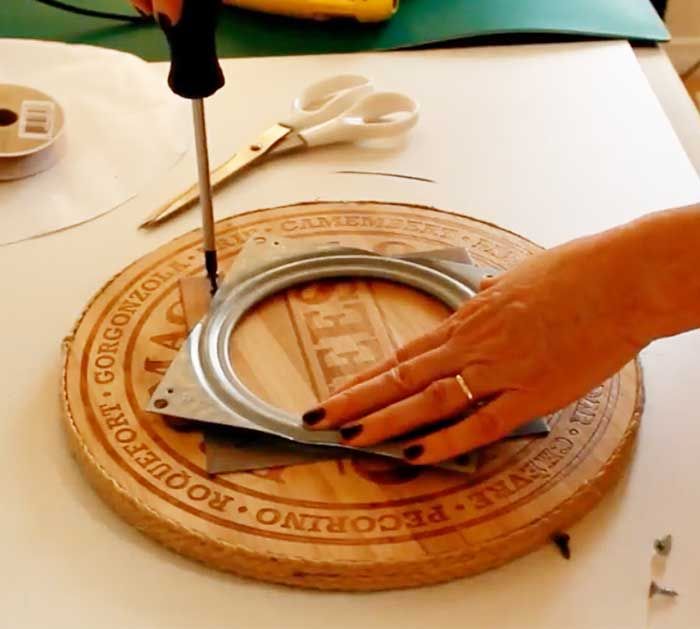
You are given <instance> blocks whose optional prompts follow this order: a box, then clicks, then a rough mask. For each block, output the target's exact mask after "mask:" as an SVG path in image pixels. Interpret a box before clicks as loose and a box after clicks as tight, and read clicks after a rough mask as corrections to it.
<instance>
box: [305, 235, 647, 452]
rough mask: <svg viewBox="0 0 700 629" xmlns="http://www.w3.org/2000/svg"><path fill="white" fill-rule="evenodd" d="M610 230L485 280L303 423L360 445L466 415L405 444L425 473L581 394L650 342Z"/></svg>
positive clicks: (621, 239) (625, 261)
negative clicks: (639, 326) (336, 431)
mask: <svg viewBox="0 0 700 629" xmlns="http://www.w3.org/2000/svg"><path fill="white" fill-rule="evenodd" d="M628 230H629V228H628ZM620 232H624V228H618V230H613V231H611V232H607V233H604V234H600V235H597V236H593V237H589V238H585V239H581V240H577V241H573V242H571V243H568V244H566V245H563V246H560V247H557V248H555V249H552V250H549V251H546V252H544V253H541V254H539V255H537V256H534V257H532V258H530V259H528V260H526V261H525V262H524V263H522V264H520V265H519V266H518V267H516V268H514V269H512V270H510V271H508V272H507V273H505V274H503V275H501V276H499V277H497V278H494V279H489V280H486V281H485V282H484V284H483V285H482V289H483V290H482V292H481V293H479V294H478V295H477V296H476V297H474V298H473V299H471V300H470V301H468V302H467V303H466V304H465V305H464V306H462V307H461V308H460V309H459V310H458V311H457V312H455V313H454V314H453V315H452V316H451V317H450V318H448V319H447V320H446V321H445V322H444V323H443V324H441V325H440V326H439V327H438V328H437V329H435V330H433V331H432V332H430V333H428V334H426V335H425V336H422V337H420V338H418V339H416V340H414V341H413V342H411V343H409V344H408V345H406V346H404V347H403V348H401V349H399V350H398V351H397V352H396V354H395V355H394V356H393V357H392V358H391V359H389V360H387V361H385V362H383V363H382V364H380V365H378V366H377V367H375V368H373V369H371V370H370V371H368V372H366V373H364V374H362V375H360V376H359V377H356V378H354V379H353V380H352V381H351V382H350V383H348V384H347V385H346V386H345V387H344V388H343V389H342V390H341V391H340V392H338V393H336V394H335V395H333V396H332V397H331V398H330V399H328V400H327V401H326V402H325V403H324V404H323V406H322V407H319V408H316V409H313V410H311V411H309V412H307V413H306V414H305V415H304V417H303V420H304V423H305V425H306V426H307V427H309V428H312V429H332V428H340V433H341V436H342V438H343V442H344V443H346V444H348V445H353V446H367V445H373V444H376V443H379V442H381V441H384V440H386V439H390V438H394V437H397V436H399V435H403V434H405V433H408V432H411V431H414V430H416V429H418V428H423V427H426V426H429V425H430V424H433V423H435V422H438V421H440V420H444V419H446V418H452V417H454V416H459V415H460V414H464V413H466V412H467V410H468V409H470V407H471V410H472V411H473V414H471V415H470V416H469V418H468V419H465V420H462V421H459V422H458V423H454V424H450V425H449V427H446V428H442V429H439V430H437V431H435V432H432V433H431V434H428V435H427V436H423V437H421V438H419V439H414V440H413V441H411V442H409V443H407V444H406V448H405V450H404V456H405V457H406V459H408V460H409V461H411V462H412V463H416V464H426V463H435V462H439V461H443V460H445V459H449V458H452V457H454V456H457V455H459V454H461V453H464V452H467V451H469V450H472V449H474V448H477V447H479V446H483V445H485V444H488V443H490V442H492V441H495V440H497V439H500V438H502V437H504V436H506V435H507V434H509V433H510V432H511V431H513V430H514V429H515V428H517V427H518V426H519V425H521V424H523V423H525V422H527V421H529V420H531V419H533V418H535V417H537V416H539V415H545V414H548V413H551V412H553V411H556V410H558V409H560V408H562V407H564V406H566V405H567V404H569V403H570V402H573V401H574V400H576V399H577V398H579V397H581V396H583V395H585V394H586V393H587V392H588V391H590V390H591V389H592V388H593V387H595V386H596V385H598V384H600V383H601V382H602V381H604V380H605V379H606V378H608V377H609V376H611V375H613V374H614V373H615V372H616V371H618V370H619V369H620V368H621V367H623V366H624V365H625V364H626V363H627V362H628V361H629V360H631V359H632V358H634V356H635V355H636V354H637V353H638V352H639V350H640V349H642V347H644V345H646V344H647V343H648V342H649V341H650V340H651V339H650V338H647V337H646V336H645V335H644V334H643V333H641V332H640V331H638V330H635V327H634V326H633V325H632V318H631V316H630V314H631V312H632V311H634V315H635V316H637V317H638V316H640V312H639V310H638V308H637V306H638V304H637V303H635V302H634V296H633V292H632V291H630V290H629V287H630V286H634V280H635V278H634V277H628V274H629V273H630V272H631V269H630V264H629V255H630V251H629V247H627V246H626V245H625V235H624V233H622V234H621V233H620ZM636 279H637V280H638V278H636ZM457 375H461V376H462V378H463V382H464V383H466V385H467V386H466V389H465V388H463V387H462V386H461V383H460V382H459V380H458V379H457V378H456V377H455V376H457ZM472 396H473V400H470V398H471V397H472ZM475 409H476V410H475Z"/></svg>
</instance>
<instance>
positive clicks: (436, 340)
mask: <svg viewBox="0 0 700 629" xmlns="http://www.w3.org/2000/svg"><path fill="white" fill-rule="evenodd" d="M451 331H452V317H449V318H448V319H446V320H445V321H443V322H442V323H441V324H440V325H438V327H436V328H435V329H433V330H431V331H430V332H427V333H426V334H423V335H422V336H419V337H418V338H415V339H413V340H412V341H409V342H408V343H406V344H405V345H403V346H402V347H399V348H398V349H397V350H396V351H395V352H394V353H393V354H392V355H391V356H390V357H389V358H387V359H386V360H383V361H381V362H379V363H377V364H376V365H375V366H374V367H370V368H369V369H367V370H366V371H363V372H362V373H360V374H358V375H356V376H354V377H352V378H350V380H348V381H347V382H346V383H345V384H343V385H342V386H340V387H339V388H338V389H336V390H335V391H334V395H335V394H338V393H342V392H343V391H347V390H348V389H351V388H353V387H355V386H357V385H358V384H361V383H362V382H366V381H367V380H371V379H372V378H375V377H376V376H378V375H380V374H383V373H384V372H385V371H389V370H390V369H393V368H394V367H396V366H397V365H398V364H399V363H402V362H405V361H407V360H411V359H412V358H415V357H416V356H420V355H421V354H423V353H425V352H428V351H430V350H432V349H435V348H436V347H438V346H439V345H442V344H443V343H444V342H445V341H447V339H449V337H450V332H451Z"/></svg>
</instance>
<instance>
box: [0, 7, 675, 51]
mask: <svg viewBox="0 0 700 629" xmlns="http://www.w3.org/2000/svg"><path fill="white" fill-rule="evenodd" d="M67 1H70V2H72V3H73V4H76V5H78V6H82V7H89V8H92V9H98V10H103V11H112V12H122V13H124V12H129V11H130V9H129V5H128V3H127V2H126V0H67ZM542 33H544V34H556V35H575V36H587V37H614V38H623V39H634V40H643V41H665V40H667V39H668V38H669V35H668V31H667V30H666V28H665V26H664V24H663V22H662V21H661V19H660V18H659V16H658V15H657V13H656V12H655V10H654V8H653V7H652V5H651V3H650V2H649V0H402V2H401V7H400V9H399V12H398V13H397V14H396V16H395V17H394V18H393V19H392V20H390V21H389V22H386V23H382V24H358V23H355V22H351V21H345V20H343V21H332V22H311V21H305V20H294V19H289V18H282V17H277V16H269V15H263V14H259V13H253V12H249V11H243V10H240V9H233V8H230V7H227V8H226V9H225V10H224V11H223V12H222V17H221V21H220V26H219V32H218V46H219V55H220V56H221V57H249V56H261V55H289V54H312V53H325V52H357V51H364V50H389V49H395V48H407V47H413V46H422V45H426V44H434V43H438V42H454V41H459V40H465V43H468V39H469V38H474V37H483V36H488V35H505V34H518V35H521V34H542ZM0 37H28V38H35V39H49V40H57V41H65V42H72V43H83V44H93V45H96V46H104V47H107V48H115V49H118V50H124V51H127V52H131V53H134V54H137V55H139V56H141V57H144V58H145V59H147V60H149V61H162V60H166V59H168V51H167V48H166V44H165V40H164V38H163V36H162V34H161V33H160V32H159V30H158V29H157V28H156V27H155V26H154V25H133V24H127V23H119V22H113V21H110V20H104V19H97V18H91V17H84V16H80V15H75V14H72V13H66V12H64V11H60V10H58V9H54V8H51V7H48V6H45V5H42V4H39V3H38V2H35V1H34V0H0Z"/></svg>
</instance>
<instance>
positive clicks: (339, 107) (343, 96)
mask: <svg viewBox="0 0 700 629" xmlns="http://www.w3.org/2000/svg"><path fill="white" fill-rule="evenodd" d="M373 89H374V87H373V85H372V81H370V80H369V79H368V78H367V77H366V76H362V75H360V74H339V75H337V76H332V77H329V78H327V79H323V80H321V81H317V82H316V83H313V84H312V85H309V86H308V87H307V88H306V89H305V90H304V91H303V92H302V93H301V94H300V95H299V96H298V97H297V98H295V99H294V101H293V102H292V113H291V114H290V115H289V116H288V117H287V118H286V119H285V120H281V121H280V124H283V125H284V126H285V127H291V128H292V129H294V130H295V131H299V130H301V129H306V128H308V127H313V126H316V125H318V124H321V123H322V122H326V120H330V119H331V118H336V117H337V116H339V115H340V114H342V113H343V112H344V111H346V110H347V109H349V108H350V107H351V106H352V105H353V104H354V103H356V102H357V101H358V100H360V99H361V98H362V97H363V96H366V95H367V94H369V93H371V92H372V90H373Z"/></svg>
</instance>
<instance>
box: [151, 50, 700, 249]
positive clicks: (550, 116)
mask: <svg viewBox="0 0 700 629" xmlns="http://www.w3.org/2000/svg"><path fill="white" fill-rule="evenodd" d="M223 67H224V69H225V72H226V78H227V85H226V86H225V87H224V88H223V89H222V90H221V91H220V92H218V93H217V94H215V95H214V96H213V97H212V98H211V99H209V100H208V101H207V112H208V114H209V116H208V123H209V131H210V134H209V135H210V140H209V145H210V151H211V155H212V160H211V161H212V164H215V165H218V164H219V163H221V162H222V161H224V160H225V159H227V158H228V157H230V156H231V155H232V154H233V153H234V152H235V151H236V150H237V149H238V148H239V147H240V146H241V145H243V144H244V143H246V142H249V141H251V140H253V139H254V138H255V137H256V136H257V135H258V134H259V133H260V132H262V131H263V130H264V129H266V128H267V127H268V126H269V125H270V124H272V123H274V122H276V121H277V120H279V119H280V118H281V117H282V116H284V115H286V114H287V112H288V111H289V107H290V103H291V100H292V98H293V97H294V96H296V95H297V94H298V93H299V92H300V91H301V89H302V87H303V86H305V85H308V84H309V83H311V82H313V81H316V80H318V79H320V78H324V77H327V76H331V75H333V74H336V73H360V74H365V75H367V76H369V77H371V78H372V79H374V82H375V84H376V86H377V88H378V89H382V90H390V91H401V92H405V93H407V94H409V95H410V96H412V97H413V98H415V99H416V100H417V101H418V102H419V103H420V105H421V118H420V120H419V122H418V125H417V126H416V127H415V128H414V129H413V130H412V131H410V132H409V135H408V137H407V140H406V142H405V144H404V145H402V146H399V147H397V148H396V149H394V150H372V149H368V148H362V147H358V146H353V145H336V146H333V147H322V148H320V149H312V150H308V151H306V152H299V153H296V154H290V155H286V156H281V157H279V158H275V159H274V160H272V161H268V162H267V163H263V164H261V165H256V166H255V167H254V168H252V169H251V170H250V171H249V172H246V173H245V174H243V175H242V176H239V177H238V178H237V179H235V180H234V181H233V182H231V184H230V185H228V186H227V187H224V188H222V189H221V191H220V192H217V194H216V197H215V212H216V214H217V217H224V216H227V215H230V214H233V213H237V212H241V211H244V210H250V209H255V208H259V207H266V206H271V205H276V204H284V203H290V202H294V201H307V200H313V199H317V198H321V199H340V200H358V199H373V200H386V201H406V202H412V203H423V204H426V205H432V206H435V207H439V208H443V209H447V210H453V211H457V212H463V213H465V214H470V215H474V216H476V217H479V218H483V219H485V220H489V221H494V222H497V223H499V224H500V225H503V226H504V227H507V228H509V229H513V230H515V231H517V232H519V233H521V234H523V235H525V236H528V237H530V238H533V239H535V240H537V241H538V242H540V243H541V244H544V245H547V246H549V245H553V244H555V243H557V242H561V241H563V240H566V239H569V238H572V237H575V236H578V235H581V234H582V233H584V232H590V231H594V230H599V229H603V228H606V227H609V226H611V225H613V224H616V223H619V222H622V221H625V220H628V219H631V218H633V217H635V216H638V215H640V214H643V213H645V212H649V211H653V210H658V209H663V208H665V207H669V206H672V205H682V204H685V203H689V202H692V201H694V200H697V199H698V198H700V186H698V183H697V177H696V175H695V172H694V169H693V167H692V166H691V164H690V162H689V161H688V159H687V157H686V155H685V153H684V152H683V149H682V147H681V145H680V143H679V142H678V139H677V138H676V136H675V134H674V132H673V130H672V128H671V126H670V124H669V122H668V120H667V118H666V116H665V115H664V113H663V110H662V109H661V107H660V105H659V103H658V101H657V99H656V97H655V96H654V94H653V92H652V90H651V88H650V87H649V84H648V83H647V81H646V79H645V77H644V75H643V73H642V71H641V69H640V68H639V65H638V63H637V61H636V59H635V57H634V54H633V53H632V50H631V49H630V47H629V45H628V44H627V43H625V42H606V43H596V44H568V45H547V46H506V47H496V48H470V49H462V50H443V51H429V52H420V53H417V52H398V53H391V54H356V55H328V56H306V57H281V58H264V59H260V58H257V59H235V60H234V59H231V60H226V61H224V66H223ZM339 170H366V171H384V172H393V173H400V174H405V175H413V176H419V177H426V178H430V179H434V180H435V181H436V183H435V184H430V183H424V182H418V181H411V180H406V179H393V178H386V177H381V178H379V177H370V176H360V175H341V174H336V171H339ZM195 172H196V171H195V165H194V158H193V156H192V155H189V159H188V160H183V161H182V162H181V163H180V164H178V166H177V168H176V169H175V170H174V171H173V179H175V178H176V177H177V179H178V181H177V183H173V187H167V186H163V187H162V188H161V194H159V195H157V198H154V199H153V202H154V203H160V202H163V201H165V200H167V199H169V198H170V197H171V196H172V193H173V189H179V188H178V186H179V187H182V185H183V183H185V182H186V184H187V185H189V184H191V183H193V182H194V181H195V175H194V173H195ZM185 187H186V186H185ZM543 215H547V217H546V218H545V217H544V216H543ZM555 215H557V216H558V220H551V219H553V218H554V216H555ZM187 216H188V218H187V219H178V221H176V223H178V228H177V232H179V231H182V230H183V227H184V225H187V226H189V227H192V226H196V225H197V224H198V217H197V213H196V212H195V211H192V210H190V211H189V212H188V215H187ZM542 221H547V222H548V223H549V225H548V226H547V227H546V228H545V227H544V226H542V225H541V224H540V223H541V222H542ZM161 229H162V228H161ZM173 233H176V232H173Z"/></svg>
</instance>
